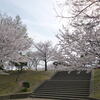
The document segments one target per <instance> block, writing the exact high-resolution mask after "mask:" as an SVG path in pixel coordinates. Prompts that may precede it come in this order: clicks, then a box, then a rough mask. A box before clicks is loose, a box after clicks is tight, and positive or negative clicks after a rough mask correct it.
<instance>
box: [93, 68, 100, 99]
mask: <svg viewBox="0 0 100 100" xmlns="http://www.w3.org/2000/svg"><path fill="white" fill-rule="evenodd" d="M93 97H95V98H99V99H100V69H95V70H94V93H93Z"/></svg>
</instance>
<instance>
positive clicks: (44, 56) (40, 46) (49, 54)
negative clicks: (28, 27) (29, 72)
mask: <svg viewBox="0 0 100 100" xmlns="http://www.w3.org/2000/svg"><path fill="white" fill-rule="evenodd" d="M34 46H35V48H36V49H37V54H38V57H39V59H40V60H41V61H43V62H44V64H45V71H47V66H48V65H47V64H48V62H49V61H51V60H52V59H53V56H54V55H53V51H54V48H53V47H52V44H51V42H50V41H46V42H39V43H34Z"/></svg>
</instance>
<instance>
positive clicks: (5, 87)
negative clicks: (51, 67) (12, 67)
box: [0, 71, 53, 95]
mask: <svg viewBox="0 0 100 100" xmlns="http://www.w3.org/2000/svg"><path fill="white" fill-rule="evenodd" d="M9 73H10V75H0V95H5V94H11V93H18V92H19V91H20V90H21V86H20V82H21V81H28V82H29V83H30V88H29V90H28V92H31V91H33V89H34V88H35V87H37V86H38V85H39V84H40V83H41V82H43V81H44V80H47V79H49V78H50V77H51V76H52V75H53V72H44V71H38V72H35V71H24V72H22V73H21V75H20V77H19V80H18V82H16V77H17V73H16V72H14V71H13V72H9Z"/></svg>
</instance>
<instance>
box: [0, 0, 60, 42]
mask: <svg viewBox="0 0 100 100" xmlns="http://www.w3.org/2000/svg"><path fill="white" fill-rule="evenodd" d="M53 8H54V0H0V11H1V12H3V13H7V14H8V15H11V16H13V17H15V16H16V15H19V16H20V17H21V19H22V21H23V23H24V24H26V25H27V30H28V33H29V36H30V37H31V38H33V39H34V40H35V41H44V40H51V41H53V42H56V41H57V40H56V37H55V35H56V34H57V31H58V22H57V18H56V14H55V12H54V9H53Z"/></svg>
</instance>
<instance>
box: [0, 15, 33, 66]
mask: <svg viewBox="0 0 100 100" xmlns="http://www.w3.org/2000/svg"><path fill="white" fill-rule="evenodd" d="M31 44H32V40H31V39H30V38H29V37H28V35H27V29H26V26H25V25H24V24H22V22H21V19H20V17H19V16H16V17H15V18H12V17H11V16H7V15H3V14H0V64H1V65H2V64H3V63H5V62H6V61H13V60H18V56H17V55H20V52H24V51H25V50H28V49H29V48H30V47H31Z"/></svg>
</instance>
